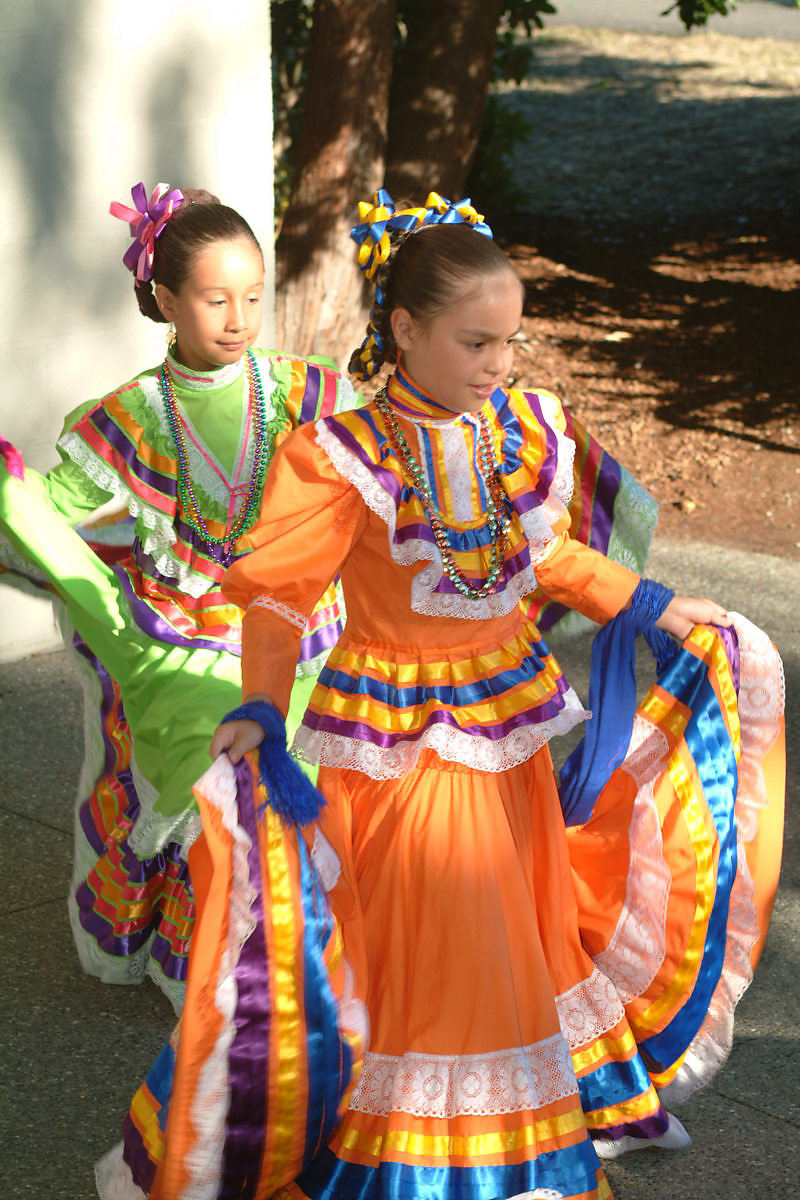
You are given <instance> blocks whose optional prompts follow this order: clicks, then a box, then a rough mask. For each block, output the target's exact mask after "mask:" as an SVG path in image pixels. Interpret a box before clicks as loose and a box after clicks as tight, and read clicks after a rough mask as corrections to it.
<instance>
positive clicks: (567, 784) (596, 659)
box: [558, 579, 678, 825]
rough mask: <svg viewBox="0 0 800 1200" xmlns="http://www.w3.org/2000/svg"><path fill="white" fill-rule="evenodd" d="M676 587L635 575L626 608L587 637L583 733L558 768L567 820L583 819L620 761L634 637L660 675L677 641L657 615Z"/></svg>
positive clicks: (627, 727)
mask: <svg viewBox="0 0 800 1200" xmlns="http://www.w3.org/2000/svg"><path fill="white" fill-rule="evenodd" d="M674 594H675V593H674V592H672V591H670V589H669V588H666V587H664V586H663V585H662V584H660V583H656V582H654V581H653V580H652V579H642V580H640V581H639V583H638V585H637V587H636V591H635V592H634V593H633V596H632V597H631V606H630V608H627V609H625V610H624V611H623V612H621V613H619V614H618V615H617V616H616V617H614V618H613V620H611V621H609V622H608V624H607V625H605V626H604V627H603V628H602V629H601V630H600V632H599V633H598V634H596V635H595V639H594V641H593V642H592V665H591V673H590V676H589V709H590V710H591V712H592V713H593V714H594V717H593V719H592V720H591V721H590V722H589V725H588V728H587V731H586V734H585V736H584V737H583V738H582V740H581V741H580V743H579V744H578V745H577V746H576V747H575V749H574V750H573V751H572V753H571V754H570V756H569V758H568V759H567V761H566V762H565V763H564V766H563V767H562V768H561V775H560V778H559V786H558V790H559V795H560V798H561V808H562V811H563V813H564V820H565V821H566V823H567V825H583V824H584V823H585V822H586V821H588V820H589V818H590V817H591V815H592V812H593V810H594V806H595V804H596V803H597V797H598V796H599V795H600V792H601V791H602V789H603V788H604V787H605V785H606V783H607V782H608V780H609V779H610V778H611V775H612V774H613V772H614V771H615V770H616V768H617V767H618V766H619V764H620V763H621V762H622V760H623V758H624V757H625V754H626V752H627V749H628V745H629V743H630V738H631V731H632V729H633V718H634V715H635V713H636V638H637V636H638V635H639V634H643V635H644V637H645V639H646V640H647V642H648V645H649V646H650V648H651V650H652V651H653V653H654V654H655V656H656V664H657V670H658V673H659V675H660V674H661V673H662V672H663V671H664V670H665V669H666V667H667V665H668V664H669V662H670V661H671V660H672V659H673V658H674V656H675V655H676V654H677V652H678V647H677V645H676V643H675V642H673V641H672V639H671V638H670V637H669V636H668V635H667V634H665V633H664V632H663V631H662V630H660V629H656V625H655V623H656V621H657V619H658V618H659V617H660V615H661V613H662V612H663V611H664V609H665V608H666V607H667V605H668V604H669V602H670V600H671V599H672V597H673V595H674Z"/></svg>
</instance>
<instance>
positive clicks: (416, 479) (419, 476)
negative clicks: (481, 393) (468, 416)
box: [375, 387, 511, 600]
mask: <svg viewBox="0 0 800 1200" xmlns="http://www.w3.org/2000/svg"><path fill="white" fill-rule="evenodd" d="M375 405H376V407H377V409H378V411H379V412H380V414H381V416H382V417H383V419H384V421H385V423H386V433H387V435H388V438H389V442H390V444H391V447H392V449H393V450H394V452H395V454H396V455H397V457H398V458H399V459H400V462H401V464H402V466H403V469H404V471H405V474H406V475H407V476H408V478H409V479H410V480H411V482H412V483H413V485H414V489H415V491H416V493H417V495H418V496H419V498H420V500H421V501H422V506H423V508H424V509H425V514H426V516H427V518H428V523H429V524H430V527H431V532H432V533H433V537H434V540H435V542H436V545H437V547H438V550H439V553H440V554H441V556H442V569H443V571H444V574H445V575H446V576H447V578H448V579H449V580H450V582H451V583H452V584H453V586H454V587H455V588H456V590H457V591H458V592H459V593H460V594H461V595H462V596H465V597H466V598H467V599H468V600H483V599H485V597H486V596H489V595H491V593H492V592H494V591H496V589H497V585H498V583H499V580H500V572H501V571H502V569H503V552H504V550H505V546H506V537H507V534H508V529H509V526H510V524H511V517H510V515H509V512H508V498H507V496H506V494H505V492H504V491H503V486H502V484H501V483H500V477H499V474H498V468H497V463H496V462H495V460H494V454H493V451H492V438H491V433H490V430H489V422H488V421H487V420H486V417H485V415H484V414H483V413H482V412H481V413H478V472H479V474H480V476H481V479H482V481H483V484H484V488H485V491H486V525H487V528H488V530H489V535H490V537H491V539H492V553H491V558H490V561H489V573H488V575H487V576H486V579H485V580H484V582H483V583H482V584H479V585H476V584H473V583H471V582H470V580H469V579H468V578H467V577H466V575H464V573H463V572H462V571H461V569H460V567H459V566H458V563H457V562H456V560H455V556H454V554H453V548H452V544H451V541H450V538H449V536H448V529H449V528H452V526H447V525H445V523H444V521H443V520H442V514H441V513H440V512H439V510H438V508H437V507H436V504H435V503H434V499H433V493H432V492H431V489H430V487H429V486H428V482H427V480H426V478H425V476H424V474H423V471H422V467H421V466H420V465H419V463H418V462H417V460H416V458H415V457H414V454H413V452H412V450H411V447H410V446H409V444H408V440H407V438H406V436H405V434H404V433H403V431H402V429H401V428H400V426H399V424H398V421H397V417H396V416H395V414H394V412H393V411H392V408H391V406H390V404H389V401H388V400H387V398H386V388H385V387H384V388H381V390H380V391H379V392H378V393H377V395H376V396H375Z"/></svg>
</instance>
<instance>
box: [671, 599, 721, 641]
mask: <svg viewBox="0 0 800 1200" xmlns="http://www.w3.org/2000/svg"><path fill="white" fill-rule="evenodd" d="M732 623H733V622H732V621H731V619H730V617H729V616H728V614H727V612H726V611H725V609H724V608H722V606H721V605H719V604H716V603H715V602H714V601H713V600H706V599H704V598H703V597H701V596H673V597H672V599H671V600H670V602H669V604H668V605H667V607H666V608H665V609H664V611H663V613H662V614H661V616H660V617H659V618H658V620H657V621H656V625H657V626H658V628H659V629H665V630H666V631H667V633H671V634H672V635H673V636H674V637H676V638H679V639H680V641H683V639H684V638H685V637H688V635H689V634H690V633H691V632H692V630H693V629H694V627H695V625H731V624H732Z"/></svg>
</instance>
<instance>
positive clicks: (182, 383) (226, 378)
mask: <svg viewBox="0 0 800 1200" xmlns="http://www.w3.org/2000/svg"><path fill="white" fill-rule="evenodd" d="M167 365H168V366H169V369H170V372H171V373H172V377H173V379H174V380H175V384H176V386H177V387H179V388H180V389H181V391H188V392H210V391H213V390H214V388H220V387H227V385H228V384H229V383H233V382H234V380H236V379H239V378H240V377H241V375H242V372H243V371H244V355H242V356H241V358H238V359H237V360H236V362H233V363H227V364H226V365H225V366H224V367H216V368H215V369H214V370H213V371H193V370H191V368H190V367H185V366H184V365H183V363H181V362H178V360H177V358H176V357H175V355H174V354H173V353H172V351H171V350H168V351H167Z"/></svg>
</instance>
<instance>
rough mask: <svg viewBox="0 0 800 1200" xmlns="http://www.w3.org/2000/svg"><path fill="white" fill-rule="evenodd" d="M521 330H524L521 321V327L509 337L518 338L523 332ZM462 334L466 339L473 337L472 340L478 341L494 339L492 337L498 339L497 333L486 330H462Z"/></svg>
mask: <svg viewBox="0 0 800 1200" xmlns="http://www.w3.org/2000/svg"><path fill="white" fill-rule="evenodd" d="M521 329H522V322H521V321H520V323H519V325H518V326H517V328H516V329H515V330H514V332H513V333H509V334H508V335H507V336H508V337H516V336H517V334H518V333H519V332H520V331H521ZM461 334H462V335H463V336H464V337H471V338H475V339H476V340H480V339H485V338H492V337H496V336H497V335H496V334H495V333H493V332H492V331H491V330H489V331H487V330H485V329H462V330H461Z"/></svg>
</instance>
